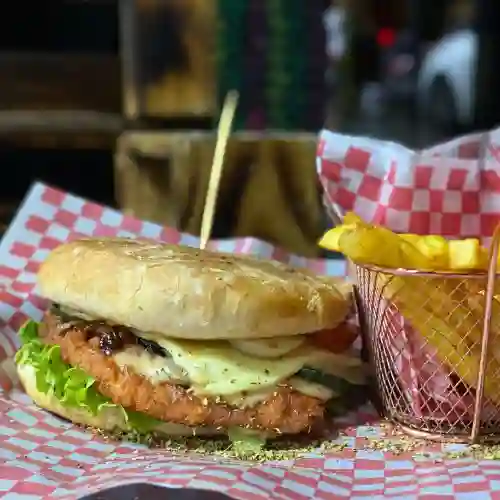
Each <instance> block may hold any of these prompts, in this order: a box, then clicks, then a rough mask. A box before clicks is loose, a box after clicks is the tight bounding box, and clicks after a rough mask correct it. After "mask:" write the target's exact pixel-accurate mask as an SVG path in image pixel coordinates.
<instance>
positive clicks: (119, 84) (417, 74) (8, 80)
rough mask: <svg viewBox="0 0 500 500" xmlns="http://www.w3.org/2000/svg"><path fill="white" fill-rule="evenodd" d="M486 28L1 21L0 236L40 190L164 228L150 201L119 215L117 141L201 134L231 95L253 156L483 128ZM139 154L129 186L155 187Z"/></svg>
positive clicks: (307, 11)
mask: <svg viewBox="0 0 500 500" xmlns="http://www.w3.org/2000/svg"><path fill="white" fill-rule="evenodd" d="M499 14H500V2H498V1H497V0H310V1H308V2H304V0H287V1H283V0H121V1H120V2H118V1H117V0H115V1H113V0H86V1H84V0H81V1H79V0H66V1H64V0H51V1H50V2H38V3H36V2H30V3H29V6H28V3H26V2H22V1H21V2H15V3H13V4H9V9H8V10H6V11H5V13H4V14H3V15H2V16H1V18H0V76H1V77H0V162H1V164H2V166H3V168H4V172H5V173H6V174H7V173H8V174H9V175H7V176H6V180H5V181H4V182H2V183H0V220H1V221H2V223H3V224H4V225H5V224H7V223H8V221H9V219H10V217H11V215H12V213H13V212H14V211H15V209H16V207H17V206H18V203H19V201H20V200H21V199H22V197H23V196H24V194H25V193H26V190H27V189H28V187H29V185H30V183H31V182H32V181H33V180H34V179H41V180H43V181H45V182H48V183H50V184H54V185H56V186H59V187H61V188H63V189H66V190H69V191H72V192H75V193H77V194H79V195H81V196H84V197H88V198H90V199H93V200H96V201H99V202H102V203H106V204H109V205H118V206H119V207H120V208H123V209H124V210H127V211H129V212H131V213H135V214H137V215H138V216H141V217H149V214H150V213H151V214H153V215H151V218H153V219H155V220H157V221H158V222H163V223H165V224H167V223H169V224H170V223H171V220H173V219H172V217H170V216H169V217H167V216H165V217H163V216H162V215H161V213H160V215H159V216H156V215H154V214H156V213H157V212H155V211H154V210H149V211H148V210H146V209H143V208H144V204H147V196H149V195H147V196H146V195H144V196H143V198H144V199H146V201H142V202H141V203H142V204H143V207H142V208H140V209H139V208H137V207H132V208H131V207H129V206H124V203H123V202H122V201H123V200H124V199H127V200H131V199H133V198H134V196H135V194H134V193H133V192H132V191H133V189H134V182H128V184H127V186H125V187H124V185H125V184H124V183H123V182H118V181H117V172H118V171H119V170H120V168H119V167H117V165H116V157H117V156H120V157H121V155H120V154H118V155H117V154H115V153H116V152H117V151H118V150H119V148H120V146H117V141H118V143H120V139H119V137H120V135H121V134H123V133H127V131H129V132H128V133H133V131H138V130H143V131H146V132H147V133H149V132H152V131H163V133H165V134H167V135H168V133H169V131H172V130H176V131H185V132H186V133H189V132H192V131H201V132H203V131H206V132H209V131H211V130H213V128H214V126H215V124H216V122H217V117H218V115H219V111H220V106H221V102H222V100H223V98H224V95H225V94H226V92H227V91H228V90H229V89H231V88H237V89H239V90H240V94H241V102H240V107H239V110H238V116H237V120H236V124H235V128H236V131H237V132H245V131H246V132H248V131H253V132H258V133H261V134H263V135H262V138H263V140H264V139H265V137H269V136H270V134H271V135H272V133H274V132H272V131H284V132H287V133H289V134H292V136H293V134H296V135H297V137H299V135H300V134H303V133H306V134H309V136H308V137H309V138H310V139H308V140H310V141H313V140H314V135H315V134H316V133H317V132H318V131H319V130H320V129H321V128H322V127H323V126H327V127H329V128H331V129H334V130H340V131H344V132H347V133H355V134H368V135H371V136H375V137H380V138H384V139H390V140H394V141H398V142H402V143H404V144H407V145H409V146H411V147H415V148H418V147H424V146H427V145H430V144H432V143H435V142H439V141H442V140H445V139H447V138H450V137H452V136H454V135H456V134H461V133H466V132H469V131H472V130H477V129H480V128H488V127H493V126H495V125H496V123H497V122H498V117H499V115H500V106H499V104H498V101H499V99H498V97H497V94H499V93H498V88H500V87H499V84H500V82H499V81H497V80H498V79H499V78H500V76H499V75H500V71H498V69H497V64H496V62H497V60H498V57H497V56H498V51H499V50H500V40H499V38H500V30H499V29H498V26H497V25H498V24H499V23H500V15H499ZM325 124H326V125H325ZM131 131H132V132H131ZM266 134H267V135H266ZM292 136H290V137H292ZM297 140H298V139H297ZM300 140H301V141H302V140H303V137H302V138H301V139H300ZM140 141H142V142H140ZM140 141H139V142H140V144H142V145H141V146H140V147H139V149H140V150H141V151H140V152H137V151H135V152H134V154H136V153H137V154H136V156H137V157H138V158H139V159H140V162H142V163H143V164H144V165H145V166H144V165H143V166H142V167H141V169H142V170H141V172H148V174H147V175H148V176H149V177H150V178H153V177H154V176H156V177H154V178H155V179H156V178H158V176H160V177H161V175H163V173H158V172H159V170H158V169H159V167H158V165H157V164H156V163H155V161H156V162H157V161H158V158H157V157H159V156H161V155H163V156H165V155H166V157H169V155H170V156H172V155H173V153H172V154H170V153H168V154H167V153H165V154H164V153H161V155H160V153H158V151H157V149H155V153H154V154H152V153H151V151H149V149H151V148H150V146H147V147H146V146H145V145H144V144H146V142H147V141H146V142H144V140H143V139H141V140H140ZM287 141H288V142H289V143H290V144H292V143H293V141H294V139H293V138H292V139H290V140H289V139H287ZM166 142H167V143H168V140H167V141H166ZM299 142H300V141H299ZM134 147H135V148H136V146H134ZM155 147H156V146H155ZM300 147H302V146H300ZM148 148H149V149H148ZM273 148H274V146H273ZM136 149H137V148H136ZM153 149H154V148H153ZM160 149H161V148H160ZM146 150H148V151H149V152H148V153H147V154H146V153H145V152H144V151H146ZM289 150H290V151H291V149H290V148H288V149H287V154H286V155H285V156H286V157H290V158H291V157H293V156H294V155H293V154H290V151H289ZM238 151H240V152H239V153H238V157H239V158H240V157H241V158H243V159H242V160H241V161H243V163H245V162H246V163H248V162H249V161H250V160H249V159H248V158H249V156H248V154H247V153H245V151H246V150H245V149H244V147H243V146H242V147H241V148H240V147H239V146H238ZM308 151H309V149H308ZM139 153H140V154H139ZM203 154H204V156H203V161H204V162H205V163H207V168H208V166H209V162H210V157H209V154H208V153H207V152H205V153H203ZM280 154H281V153H280ZM148 155H149V156H148ZM151 155H152V156H151ZM173 156H175V155H173ZM268 156H269V155H268ZM278 156H279V155H278ZM281 156H283V155H281ZM295 156H297V155H295ZM153 157H154V158H153ZM306 157H307V155H306V156H304V158H306ZM245 158H246V159H245ZM162 161H163V160H162ZM165 161H167V160H165ZM169 161H170V160H169ZM238 161H239V160H238ZM280 161H282V160H280ZM283 161H285V160H283ZM148 162H149V163H148ZM167 163H168V161H167ZM285 163H286V161H285ZM162 168H163V167H162ZM280 168H282V167H280ZM283 168H285V167H283ZM306 168H308V169H309V168H314V166H313V159H312V158H311V160H310V161H309V162H308V164H307V167H306ZM160 170H161V169H160ZM285 170H286V168H285ZM285 170H283V171H285ZM151 172H153V173H154V172H156V173H154V175H153V174H152V173H151ZM162 172H163V170H162ZM134 175H135V174H134ZM137 175H143V174H141V173H139V174H137ZM186 175H188V174H187V173H186ZM189 175H191V174H189ZM193 175H194V174H193ZM252 175H253V174H252ZM280 175H281V174H280ZM285 177H286V175H285ZM250 178H251V175H250V176H248V175H247V177H246V178H245V179H247V180H248V179H250ZM148 182H150V183H151V181H148ZM155 182H156V181H155ZM165 182H166V183H167V181H165ZM168 182H170V181H168ZM238 182H247V181H246V180H245V181H243V180H241V179H240V181H238ZM311 182H313V181H311ZM299 184H300V183H299ZM118 189H122V190H129V191H130V192H127V193H125V194H124V192H122V193H121V194H120V193H119V192H117V190H118ZM148 189H149V188H148ZM131 190H132V191H131ZM148 192H149V191H148ZM165 196H167V193H165ZM190 196H191V195H190ZM157 197H158V198H161V193H160V194H158V195H157ZM120 200H122V201H120ZM158 203H159V204H160V205H161V202H158ZM297 203H300V202H297ZM162 206H163V205H162ZM158 210H159V209H158ZM162 210H164V208H162ZM290 211H296V207H295V208H290ZM172 224H173V222H172ZM181 228H182V227H181Z"/></svg>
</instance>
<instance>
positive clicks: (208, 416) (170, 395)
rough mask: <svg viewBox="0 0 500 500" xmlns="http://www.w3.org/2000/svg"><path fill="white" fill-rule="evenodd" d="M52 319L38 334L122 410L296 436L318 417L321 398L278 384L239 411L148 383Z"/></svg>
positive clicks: (190, 423) (183, 421) (191, 423)
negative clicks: (269, 394)
mask: <svg viewBox="0 0 500 500" xmlns="http://www.w3.org/2000/svg"><path fill="white" fill-rule="evenodd" d="M56 321H57V319H55V318H54V317H52V316H51V315H50V314H46V315H45V320H44V322H43V323H41V324H40V327H39V335H40V337H41V339H42V341H43V342H45V343H47V344H58V345H59V346H60V347H61V357H62V358H63V360H64V361H65V362H66V363H68V364H70V365H71V366H77V367H79V368H81V369H82V370H83V371H85V372H86V373H87V374H89V375H91V376H92V377H94V378H95V379H96V383H97V386H96V388H97V390H98V391H99V392H100V393H101V394H103V395H105V396H107V397H109V398H110V399H112V401H113V402H114V403H116V404H121V405H123V406H124V407H126V408H130V409H132V410H135V411H139V412H143V413H147V414H148V415H150V416H152V417H155V418H158V419H160V420H163V421H165V422H170V423H176V424H183V425H186V426H189V427H198V426H209V427H214V428H219V427H220V428H224V429H227V428H228V427H235V426H239V427H246V428H251V429H259V430H268V431H273V432H277V433H280V434H287V433H290V434H295V433H298V432H301V431H304V430H307V429H308V428H310V427H312V426H313V425H314V424H315V423H317V422H318V420H321V417H322V415H323V404H322V402H321V401H320V400H318V399H316V398H312V397H310V396H306V395H303V394H300V393H298V392H296V391H293V390H292V389H290V388H289V387H279V388H277V390H276V392H275V393H274V394H273V396H272V397H271V398H269V399H268V400H265V401H263V402H261V403H258V404H257V405H256V406H254V407H252V408H247V409H239V408H234V407H231V406H228V405H226V404H223V403H222V402H217V401H214V400H211V401H210V400H207V399H203V398H200V397H197V396H195V395H194V394H192V393H190V391H189V389H187V388H185V387H182V386H179V385H175V384H171V383H166V382H164V383H160V384H155V385H153V384H152V383H151V382H150V381H149V380H148V379H147V378H145V377H143V376H141V375H138V374H136V373H134V372H133V370H131V369H126V370H122V369H120V367H119V366H117V365H116V363H115V362H114V361H113V359H112V358H110V357H108V356H106V355H104V354H103V353H102V352H101V350H100V349H99V339H98V338H92V339H90V340H88V339H87V337H86V333H85V332H84V331H83V330H81V329H79V328H78V327H76V326H75V327H74V328H72V329H71V330H68V331H67V332H66V333H64V335H60V334H59V332H60V330H59V328H58V325H57V324H56Z"/></svg>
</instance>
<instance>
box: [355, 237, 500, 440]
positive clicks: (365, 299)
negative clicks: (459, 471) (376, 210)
mask: <svg viewBox="0 0 500 500" xmlns="http://www.w3.org/2000/svg"><path fill="white" fill-rule="evenodd" d="M499 244H500V230H499V229H497V230H496V232H495V235H494V237H493V241H492V246H491V251H490V256H489V264H488V272H479V273H474V274H451V273H447V272H419V271H413V270H405V269H398V270H394V269H384V268H378V267H373V266H367V265H356V266H355V269H356V274H357V296H358V297H357V298H358V310H359V313H360V322H361V327H362V330H363V332H364V334H365V336H366V339H367V344H368V353H369V357H370V361H371V363H372V366H373V367H374V371H375V381H376V385H377V389H378V392H379V395H380V398H381V403H382V406H383V411H384V413H385V415H386V417H387V418H389V419H390V420H392V421H393V422H395V423H398V424H399V425H400V426H401V427H402V429H403V430H404V431H406V432H407V433H409V434H411V435H413V436H416V437H422V438H426V439H435V440H447V439H451V440H455V441H466V442H477V441H479V440H485V439H500V281H497V279H496V278H497V275H496V263H497V259H498V247H499Z"/></svg>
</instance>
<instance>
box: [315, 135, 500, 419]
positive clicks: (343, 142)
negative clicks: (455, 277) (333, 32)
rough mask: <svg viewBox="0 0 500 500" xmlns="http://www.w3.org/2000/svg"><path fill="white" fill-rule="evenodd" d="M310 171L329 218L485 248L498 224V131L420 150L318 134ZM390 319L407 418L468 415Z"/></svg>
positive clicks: (433, 361)
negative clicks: (473, 241)
mask: <svg viewBox="0 0 500 500" xmlns="http://www.w3.org/2000/svg"><path fill="white" fill-rule="evenodd" d="M317 171H318V175H319V178H320V181H321V184H322V186H323V193H324V201H325V205H326V208H327V210H328V211H329V213H331V214H334V215H335V216H336V217H337V219H338V217H342V215H343V214H345V213H347V212H349V211H352V212H355V213H356V214H358V215H359V216H360V217H362V218H363V219H364V220H365V221H367V222H371V223H373V224H378V225H381V226H385V227H388V228H389V229H391V230H393V231H395V232H408V233H415V234H422V235H427V234H435V235H442V236H445V237H447V238H467V237H470V238H479V239H481V240H482V242H483V244H485V245H488V244H489V243H490V241H491V237H492V235H493V232H494V230H495V227H496V225H497V224H498V223H499V222H500V129H497V130H494V131H491V132H485V133H478V134H472V135H468V136H464V137H461V138H458V139H454V140H452V141H450V142H447V143H445V144H441V145H438V146H435V147H432V148H430V149H428V150H424V151H412V150H410V149H408V148H406V147H404V146H401V145H399V144H395V143H392V142H385V141H379V140H376V139H370V138H364V137H349V136H343V135H339V134H335V133H332V132H328V131H324V132H322V134H321V137H320V142H319V146H318V153H317ZM392 316H393V318H392V319H393V321H395V322H396V323H398V324H399V328H398V327H395V328H393V329H392V330H393V331H395V332H401V331H402V335H399V337H398V338H394V342H393V346H392V347H393V349H394V355H395V358H397V366H396V367H395V369H396V370H397V373H398V375H399V379H400V381H401V384H402V386H403V387H404V388H405V390H406V391H407V393H408V395H409V400H410V401H411V404H412V409H413V411H414V413H415V416H417V417H419V416H420V417H421V416H423V414H425V413H428V412H429V411H430V408H431V407H433V415H434V416H437V414H438V412H440V413H441V416H442V417H445V416H448V418H451V414H456V415H460V416H462V417H463V416H464V415H465V414H466V413H467V412H469V413H470V412H472V411H473V410H472V408H473V407H474V405H473V404H472V402H471V401H470V398H471V397H470V396H467V397H464V396H463V394H460V393H459V389H457V387H456V382H454V381H453V380H452V379H451V378H450V374H449V373H447V372H446V370H445V369H444V368H443V367H442V363H440V362H439V360H437V358H436V355H435V352H433V351H431V348H430V347H429V346H425V345H424V343H423V341H422V339H421V337H420V336H419V335H418V332H415V331H413V329H412V328H411V326H410V325H408V324H407V323H406V322H404V320H403V318H401V316H399V313H397V311H394V314H393V315H392ZM402 324H404V327H403V328H402V327H401V325H402ZM430 399H433V400H434V401H433V402H432V401H431V403H430V404H431V406H429V405H428V401H429V400H430ZM424 401H425V404H424V403H423V402H424ZM487 409H488V408H487ZM453 412H455V413H453Z"/></svg>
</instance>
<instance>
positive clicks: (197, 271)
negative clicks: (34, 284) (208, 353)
mask: <svg viewBox="0 0 500 500" xmlns="http://www.w3.org/2000/svg"><path fill="white" fill-rule="evenodd" d="M39 284H40V287H41V291H42V293H43V295H44V296H46V297H47V298H49V299H51V300H52V301H54V302H58V303H61V304H63V305H65V306H67V307H70V308H73V309H76V310H80V311H82V312H84V313H87V314H89V315H91V316H94V317H96V318H105V319H107V320H110V321H112V322H115V323H117V324H122V325H126V326H129V327H132V328H135V329H137V330H140V331H145V332H155V333H159V334H163V335H165V336H169V337H177V338H191V339H216V338H255V337H260V338H264V337H276V336H288V335H296V334H304V333H310V332H314V331H317V330H322V329H326V328H333V327H335V326H337V325H338V324H339V323H340V322H342V321H343V320H344V318H345V317H346V315H347V313H348V311H349V308H350V300H351V286H350V285H346V284H345V283H343V282H341V281H340V280H335V279H332V278H326V277H320V276H316V275H314V274H312V273H310V272H308V271H305V270H301V269H295V268H291V267H289V266H286V265H284V264H281V263H278V262H275V261H271V260H261V259H257V258H252V257H246V256H245V257H243V256H236V255H229V254H220V253H215V252H209V251H201V250H197V249H193V248H189V247H181V246H176V245H163V244H158V243H149V242H141V241H137V240H126V239H118V238H110V239H84V240H78V241H74V242H71V243H67V244H64V245H62V246H60V247H58V248H57V249H56V250H54V251H53V252H52V253H51V254H50V256H49V257H48V259H47V260H46V261H45V262H44V263H43V264H42V266H41V269H40V272H39Z"/></svg>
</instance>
